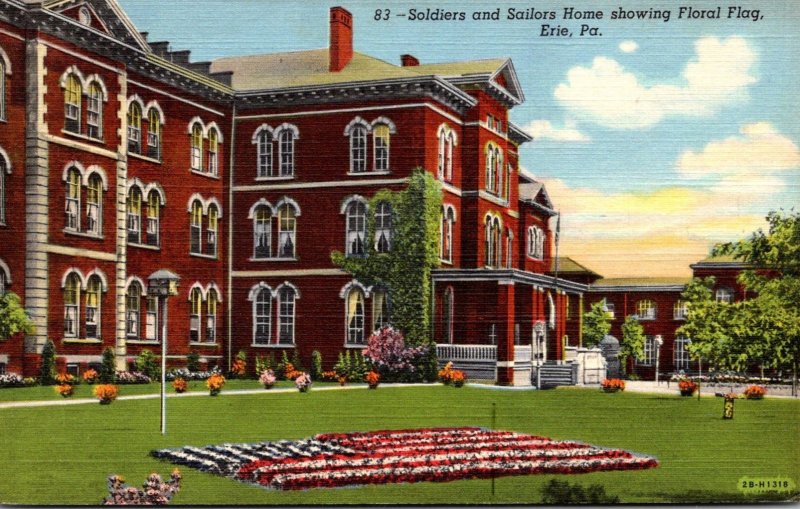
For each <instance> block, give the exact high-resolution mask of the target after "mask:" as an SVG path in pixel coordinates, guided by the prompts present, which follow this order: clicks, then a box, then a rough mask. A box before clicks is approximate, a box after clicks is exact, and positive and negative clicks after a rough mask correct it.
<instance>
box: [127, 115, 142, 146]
mask: <svg viewBox="0 0 800 509" xmlns="http://www.w3.org/2000/svg"><path fill="white" fill-rule="evenodd" d="M128 152H131V153H133V154H141V153H142V107H141V106H139V103H137V102H132V103H131V105H130V106H128Z"/></svg>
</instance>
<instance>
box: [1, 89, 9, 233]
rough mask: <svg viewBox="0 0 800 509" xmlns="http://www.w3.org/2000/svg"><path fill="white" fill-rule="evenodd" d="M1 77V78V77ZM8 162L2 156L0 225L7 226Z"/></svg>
mask: <svg viewBox="0 0 800 509" xmlns="http://www.w3.org/2000/svg"><path fill="white" fill-rule="evenodd" d="M0 77H1V76H0ZM7 171H8V167H7V166H6V160H5V158H4V157H1V156H0V224H6V172H7Z"/></svg>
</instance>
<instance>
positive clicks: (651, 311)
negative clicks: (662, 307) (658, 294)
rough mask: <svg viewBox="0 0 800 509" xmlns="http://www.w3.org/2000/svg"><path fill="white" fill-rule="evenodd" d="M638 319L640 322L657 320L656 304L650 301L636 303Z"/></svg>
mask: <svg viewBox="0 0 800 509" xmlns="http://www.w3.org/2000/svg"><path fill="white" fill-rule="evenodd" d="M636 317H637V318H638V319H639V320H655V319H656V304H655V302H653V301H652V300H650V299H644V300H640V301H639V302H637V303H636Z"/></svg>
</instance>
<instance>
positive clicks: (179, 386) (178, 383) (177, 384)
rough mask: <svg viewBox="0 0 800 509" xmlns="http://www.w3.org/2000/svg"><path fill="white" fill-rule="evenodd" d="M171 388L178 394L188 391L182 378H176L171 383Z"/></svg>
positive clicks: (187, 385)
mask: <svg viewBox="0 0 800 509" xmlns="http://www.w3.org/2000/svg"><path fill="white" fill-rule="evenodd" d="M172 387H173V389H175V392H177V393H179V394H180V393H182V392H186V391H187V390H189V384H188V383H186V380H184V379H183V378H180V377H179V378H176V379H175V380H174V381H173V382H172Z"/></svg>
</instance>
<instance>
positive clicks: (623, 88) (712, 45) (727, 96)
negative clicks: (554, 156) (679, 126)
mask: <svg viewBox="0 0 800 509" xmlns="http://www.w3.org/2000/svg"><path fill="white" fill-rule="evenodd" d="M755 61H756V54H755V52H754V51H753V50H752V49H751V48H750V47H749V45H748V43H747V41H746V40H744V39H743V38H741V37H729V38H728V39H724V40H720V39H718V38H716V37H706V38H702V39H698V40H697V41H696V42H695V56H694V58H693V59H692V60H690V61H689V62H688V63H687V64H686V66H685V68H684V70H683V73H682V74H681V77H680V78H677V77H676V78H674V79H671V80H668V81H667V82H664V83H656V84H653V85H647V84H644V83H641V82H640V81H639V78H638V77H637V76H636V75H635V74H633V73H632V72H630V71H628V70H626V69H625V68H624V67H623V66H622V65H621V64H620V63H619V62H617V61H616V60H614V59H611V58H608V57H602V56H598V57H595V59H594V61H593V62H592V66H591V67H582V66H577V67H573V68H572V69H570V70H569V71H568V72H567V81H566V83H561V84H559V85H558V87H556V90H555V93H554V95H555V97H556V99H557V100H558V101H559V102H561V103H562V104H563V105H564V106H566V107H567V108H568V109H570V110H571V111H572V112H574V113H575V114H577V115H579V116H581V117H585V118H587V119H589V120H592V121H594V122H596V123H598V124H601V125H604V126H608V127H612V128H616V129H637V128H643V127H650V126H652V125H654V124H657V123H658V122H660V121H661V120H663V119H664V117H667V116H676V115H685V116H706V115H710V114H712V113H714V112H716V111H718V110H719V109H720V108H721V107H723V106H724V105H726V104H729V103H732V102H735V101H739V100H743V99H745V98H747V87H748V86H749V85H751V84H753V83H755V82H756V81H757V79H756V77H754V76H753V75H752V72H751V67H752V66H753V64H754V63H755ZM676 81H683V84H681V85H673V84H669V83H670V82H676Z"/></svg>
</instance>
